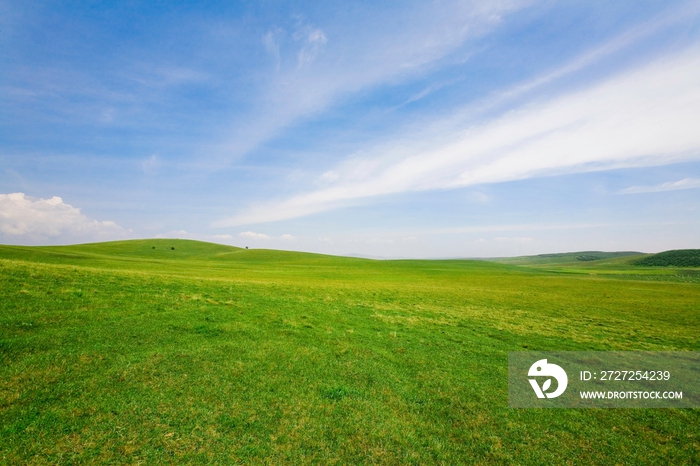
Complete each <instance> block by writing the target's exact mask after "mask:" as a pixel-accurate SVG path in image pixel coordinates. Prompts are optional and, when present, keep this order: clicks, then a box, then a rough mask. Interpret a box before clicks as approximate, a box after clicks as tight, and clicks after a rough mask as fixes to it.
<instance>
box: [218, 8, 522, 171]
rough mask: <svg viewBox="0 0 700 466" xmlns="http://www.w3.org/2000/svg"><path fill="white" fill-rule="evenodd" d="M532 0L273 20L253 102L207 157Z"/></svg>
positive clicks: (490, 25)
mask: <svg viewBox="0 0 700 466" xmlns="http://www.w3.org/2000/svg"><path fill="white" fill-rule="evenodd" d="M532 3H535V2H534V1H532V0H499V1H493V2H459V1H452V0H448V1H445V2H441V3H440V4H438V5H436V4H421V3H417V4H406V5H405V7H404V8H401V9H390V10H384V9H382V8H379V7H377V8H365V9H360V10H354V13H356V14H357V16H356V17H352V18H347V20H344V21H342V22H341V23H334V24H329V25H328V26H327V27H326V26H321V27H320V26H317V25H315V24H311V23H306V22H303V21H300V22H298V24H296V26H295V27H293V28H289V30H285V29H284V28H281V27H275V28H272V29H270V30H269V31H268V32H266V33H265V34H264V35H263V37H262V44H263V46H264V48H265V49H266V50H267V52H268V53H269V54H270V56H271V57H272V58H273V60H274V64H275V66H274V68H275V72H274V73H270V74H269V75H268V76H267V77H265V78H264V79H263V84H262V85H261V91H260V94H259V97H260V98H259V99H258V100H257V104H256V108H255V109H254V110H253V111H252V113H251V114H248V115H246V118H245V120H242V121H237V122H235V124H234V125H233V126H232V132H231V135H230V136H229V137H228V138H226V139H225V140H224V142H222V143H220V144H217V145H216V146H215V147H213V148H212V150H211V151H208V152H207V154H208V155H207V162H206V164H208V165H213V166H221V165H226V164H227V163H229V162H230V161H231V160H233V159H235V158H237V157H240V156H243V155H245V154H246V153H248V152H250V151H252V150H254V149H255V148H256V147H258V146H259V145H260V144H262V143H264V142H265V141H267V140H270V139H271V138H273V137H275V136H276V135H277V134H278V133H279V132H280V131H281V130H282V129H284V128H286V127H289V126H291V125H294V124H297V123H299V122H301V121H303V120H304V119H307V118H310V117H312V116H313V115H317V114H319V113H321V112H322V111H324V110H326V109H328V108H329V107H330V106H332V105H333V104H336V103H338V102H339V101H340V100H342V99H345V98H348V97H349V96H350V95H353V94H354V93H357V92H360V91H363V90H366V89H370V88H373V87H376V86H380V85H383V84H387V83H390V82H392V83H393V82H398V81H401V80H404V79H408V78H410V77H411V76H415V75H417V74H420V73H423V72H425V71H426V69H428V68H430V67H433V66H437V65H438V63H439V62H440V60H442V59H444V58H445V57H447V56H449V55H450V54H451V53H454V52H455V51H457V50H459V49H460V48H461V47H463V46H464V44H465V43H466V42H467V41H469V40H470V39H472V38H477V37H481V36H483V35H485V34H486V33H488V32H489V31H491V30H493V29H494V28H495V27H497V26H498V25H499V24H500V23H501V20H502V18H503V16H505V15H508V14H510V13H513V12H515V11H518V10H521V9H523V8H525V7H527V6H529V5H530V4H532ZM321 52H322V53H321ZM285 55H289V56H290V57H294V59H293V60H290V59H289V58H288V57H286V56H285ZM216 154H218V155H216Z"/></svg>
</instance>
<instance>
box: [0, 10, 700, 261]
mask: <svg viewBox="0 0 700 466" xmlns="http://www.w3.org/2000/svg"><path fill="white" fill-rule="evenodd" d="M699 122H700V3H698V2H657V1H634V2H632V1H630V2H624V1H621V2H607V1H605V2H604V1H586V2H571V1H488V2H486V1H482V2H479V1H475V2H458V1H434V2H411V1H402V2H364V3H362V2H303V1H298V2H267V1H261V2H248V1H246V2H217V1H209V2H152V1H148V2H145V1H144V2H138V1H128V2H127V1H125V2H99V1H91V2H60V3H59V2H33V1H31V0H23V1H21V2H19V1H5V0H0V242H2V243H6V244H66V243H75V242H85V241H100V240H111V239H122V238H144V237H179V238H193V239H201V240H206V241H215V242H219V243H225V244H232V245H236V246H249V247H254V248H263V247H264V248H278V249H291V250H302V251H313V252H323V253H331V254H360V255H367V256H377V257H493V256H512V255H521V254H538V253H546V252H562V251H578V250H641V251H646V252H656V251H661V250H666V249H674V248H697V247H699V246H700V245H699V244H698V238H700V123H699Z"/></svg>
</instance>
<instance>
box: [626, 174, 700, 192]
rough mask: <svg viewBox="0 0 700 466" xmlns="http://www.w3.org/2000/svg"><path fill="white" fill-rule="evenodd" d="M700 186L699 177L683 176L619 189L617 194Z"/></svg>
mask: <svg viewBox="0 0 700 466" xmlns="http://www.w3.org/2000/svg"><path fill="white" fill-rule="evenodd" d="M693 188H700V178H684V179H682V180H678V181H669V182H668V183H661V184H657V185H654V186H632V187H630V188H627V189H623V190H621V191H620V192H619V193H618V194H640V193H660V192H663V191H676V190H679V189H693Z"/></svg>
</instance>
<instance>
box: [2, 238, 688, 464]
mask: <svg viewBox="0 0 700 466" xmlns="http://www.w3.org/2000/svg"><path fill="white" fill-rule="evenodd" d="M154 247H155V249H153V248H154ZM172 248H175V249H172ZM617 267H618V268H617V269H615V270H616V271H617V272H616V273H614V274H604V273H602V272H603V271H605V270H608V269H606V268H605V267H600V268H599V269H598V272H601V273H597V272H596V271H595V270H596V269H595V268H594V267H592V266H591V265H589V264H586V266H585V267H583V268H581V269H580V270H578V269H576V270H573V271H571V270H569V271H568V272H567V273H563V268H562V270H547V269H534V268H523V267H517V266H512V265H503V264H493V263H487V262H474V261H369V260H362V259H349V258H338V257H329V256H320V255H309V254H300V253H286V252H279V251H261V250H248V251H246V250H241V249H235V248H229V247H226V246H216V245H207V244H204V243H197V242H190V241H182V240H180V241H174V240H144V241H139V242H126V243H107V244H102V245H87V246H75V247H65V248H59V247H54V248H19V247H0V362H1V364H2V365H1V366H0V460H2V462H5V463H8V464H75V463H78V464H86V463H104V464H119V463H124V464H134V463H142V464H166V463H176V462H187V463H203V464H208V463H212V464H232V463H235V462H241V463H246V464H251V463H252V464H258V463H266V464H309V463H311V464H363V463H381V464H432V463H438V464H463V463H481V464H492V463H502V464H512V463H515V464H551V463H575V464H592V463H593V464H616V463H617V464H655V463H656V464H693V463H695V462H698V461H699V460H700V456H699V455H700V453H699V452H700V438H699V437H700V435H699V434H698V429H697V426H698V425H699V421H700V414H698V412H697V410H622V409H619V410H514V409H509V408H507V380H506V369H507V367H506V366H507V364H506V362H507V352H508V351H514V350H607V349H617V350H632V349H645V350H698V349H699V348H700V339H699V338H698V330H697V329H698V328H699V324H700V315H699V314H698V303H700V288H698V285H697V284H696V283H684V282H674V281H668V280H666V281H649V280H637V279H630V278H629V277H626V278H625V277H622V275H630V274H633V272H635V271H636V270H639V269H632V268H625V267H623V266H620V264H618V265H617ZM630 267H631V266H630ZM641 270H643V271H644V273H645V274H648V273H651V272H649V271H646V269H641ZM666 272H668V271H666ZM666 272H664V273H666ZM591 273H597V274H596V275H591ZM638 275H639V273H638ZM651 276H656V277H658V276H659V275H658V274H657V275H651Z"/></svg>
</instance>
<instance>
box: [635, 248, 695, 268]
mask: <svg viewBox="0 0 700 466" xmlns="http://www.w3.org/2000/svg"><path fill="white" fill-rule="evenodd" d="M634 265H646V266H651V267H668V266H672V267H700V249H675V250H672V251H664V252H660V253H658V254H654V255H651V256H647V257H645V258H643V259H640V260H638V261H636V262H635V263H634Z"/></svg>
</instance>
